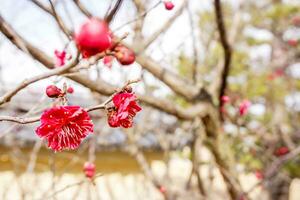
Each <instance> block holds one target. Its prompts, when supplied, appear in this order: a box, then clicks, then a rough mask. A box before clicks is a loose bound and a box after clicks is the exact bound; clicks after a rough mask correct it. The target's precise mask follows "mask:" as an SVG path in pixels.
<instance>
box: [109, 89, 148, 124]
mask: <svg viewBox="0 0 300 200" xmlns="http://www.w3.org/2000/svg"><path fill="white" fill-rule="evenodd" d="M136 100H137V97H136V96H135V94H133V93H129V92H121V93H118V94H116V95H115V96H114V97H113V99H112V101H113V104H114V107H112V108H110V109H109V110H108V113H107V116H108V124H109V125H110V126H111V127H120V126H122V127H124V128H130V127H132V124H133V117H134V116H135V115H136V113H137V112H139V111H141V110H142V108H141V107H140V106H139V105H138V104H137V101H136Z"/></svg>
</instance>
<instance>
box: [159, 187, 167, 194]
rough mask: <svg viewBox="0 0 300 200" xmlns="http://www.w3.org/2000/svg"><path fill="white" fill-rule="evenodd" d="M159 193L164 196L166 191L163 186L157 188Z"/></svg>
mask: <svg viewBox="0 0 300 200" xmlns="http://www.w3.org/2000/svg"><path fill="white" fill-rule="evenodd" d="M159 191H160V192H161V193H162V194H165V193H166V192H167V189H166V188H165V187H164V186H160V187H159Z"/></svg>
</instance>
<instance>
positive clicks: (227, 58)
mask: <svg viewBox="0 0 300 200" xmlns="http://www.w3.org/2000/svg"><path fill="white" fill-rule="evenodd" d="M214 7H215V15H216V22H217V26H218V31H219V35H220V40H221V44H222V47H223V51H224V65H223V69H222V73H221V86H220V90H219V95H218V97H219V102H220V108H221V107H222V106H223V103H222V101H221V97H222V96H223V95H224V94H225V90H226V87H227V77H228V74H229V69H230V63H231V54H232V52H231V47H230V45H229V43H228V40H227V34H226V29H225V25H224V20H223V13H222V6H221V1H220V0H215V1H214Z"/></svg>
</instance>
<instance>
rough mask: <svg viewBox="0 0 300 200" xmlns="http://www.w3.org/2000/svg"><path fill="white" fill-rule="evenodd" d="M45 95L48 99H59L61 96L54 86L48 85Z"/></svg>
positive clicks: (60, 92)
mask: <svg viewBox="0 0 300 200" xmlns="http://www.w3.org/2000/svg"><path fill="white" fill-rule="evenodd" d="M46 94H47V96H48V97H50V98H57V97H59V95H61V94H62V91H61V89H59V88H58V87H56V86H55V85H49V86H47V88H46Z"/></svg>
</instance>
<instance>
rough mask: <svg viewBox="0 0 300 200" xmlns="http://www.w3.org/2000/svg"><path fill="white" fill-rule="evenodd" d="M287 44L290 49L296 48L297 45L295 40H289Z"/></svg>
mask: <svg viewBox="0 0 300 200" xmlns="http://www.w3.org/2000/svg"><path fill="white" fill-rule="evenodd" d="M288 44H289V45H290V46H292V47H296V46H297V45H298V41H297V40H296V39H289V40H288Z"/></svg>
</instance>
